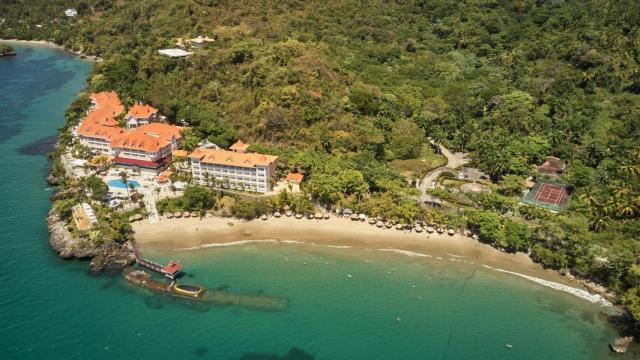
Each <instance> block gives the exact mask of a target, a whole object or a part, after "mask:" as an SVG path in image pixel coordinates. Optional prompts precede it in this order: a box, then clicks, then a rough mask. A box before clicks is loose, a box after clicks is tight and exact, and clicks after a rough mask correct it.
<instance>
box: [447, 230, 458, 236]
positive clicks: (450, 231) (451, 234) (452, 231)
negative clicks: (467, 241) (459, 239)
mask: <svg viewBox="0 0 640 360" xmlns="http://www.w3.org/2000/svg"><path fill="white" fill-rule="evenodd" d="M455 233H456V231H455V230H453V229H449V231H447V234H449V236H453V235H455Z"/></svg>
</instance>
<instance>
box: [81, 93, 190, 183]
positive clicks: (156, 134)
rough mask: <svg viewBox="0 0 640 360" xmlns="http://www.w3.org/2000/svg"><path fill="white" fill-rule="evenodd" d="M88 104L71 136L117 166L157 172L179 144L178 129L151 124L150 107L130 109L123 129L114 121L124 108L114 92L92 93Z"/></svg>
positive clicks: (154, 111)
mask: <svg viewBox="0 0 640 360" xmlns="http://www.w3.org/2000/svg"><path fill="white" fill-rule="evenodd" d="M91 101H92V103H93V104H92V107H91V109H90V110H89V113H88V114H87V117H86V118H85V119H84V120H83V121H82V123H81V124H80V126H78V128H77V129H76V130H75V134H76V135H77V136H78V139H79V140H80V143H81V144H83V145H86V146H88V147H89V148H90V149H91V152H92V153H93V154H96V155H108V156H110V157H112V158H113V160H114V161H115V163H116V164H118V165H121V166H128V167H135V168H137V169H140V170H141V171H152V172H155V173H157V172H158V171H159V170H161V169H162V167H163V166H164V165H165V164H166V163H167V162H169V161H170V160H171V153H172V152H173V151H174V150H176V149H178V147H179V146H180V144H181V142H182V136H181V135H180V132H181V130H182V128H181V127H178V126H173V125H168V124H163V123H156V122H152V121H155V120H156V119H157V116H158V110H157V109H155V108H153V107H151V106H148V105H140V104H136V105H134V106H133V107H131V109H130V110H129V112H128V113H127V115H126V117H125V119H126V122H127V129H125V128H123V127H121V126H120V124H119V123H118V121H117V120H116V116H118V115H119V114H120V113H122V112H123V111H124V107H123V106H122V104H121V103H120V99H119V98H118V95H117V94H116V93H115V92H102V93H97V94H92V95H91Z"/></svg>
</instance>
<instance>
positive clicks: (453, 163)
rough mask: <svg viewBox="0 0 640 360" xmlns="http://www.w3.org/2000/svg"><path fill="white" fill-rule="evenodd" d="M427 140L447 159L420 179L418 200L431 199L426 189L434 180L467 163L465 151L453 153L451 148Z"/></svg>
mask: <svg viewBox="0 0 640 360" xmlns="http://www.w3.org/2000/svg"><path fill="white" fill-rule="evenodd" d="M429 142H430V143H431V144H433V145H435V146H437V147H438V148H439V149H440V152H441V153H442V155H443V156H444V157H445V158H446V159H447V163H446V164H444V165H443V166H441V167H438V168H435V169H433V170H431V171H429V172H428V173H427V175H425V176H424V178H423V179H422V181H421V182H420V201H421V202H426V201H432V200H433V199H432V198H431V196H429V194H427V189H429V188H431V187H432V184H433V183H434V181H435V180H436V179H437V178H438V176H440V174H442V173H443V172H445V171H455V169H456V168H457V167H460V166H463V165H465V164H467V163H469V161H470V160H469V159H468V158H467V154H465V153H454V152H452V151H451V150H449V149H447V148H446V147H444V145H441V144H438V143H436V142H435V141H433V140H429Z"/></svg>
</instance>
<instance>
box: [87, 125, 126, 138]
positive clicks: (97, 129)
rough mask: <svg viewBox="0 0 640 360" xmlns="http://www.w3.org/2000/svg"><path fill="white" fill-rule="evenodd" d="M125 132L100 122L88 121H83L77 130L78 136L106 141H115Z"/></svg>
mask: <svg viewBox="0 0 640 360" xmlns="http://www.w3.org/2000/svg"><path fill="white" fill-rule="evenodd" d="M125 132H126V131H125V130H124V129H122V128H119V127H113V126H105V125H103V124H101V123H100V122H96V121H88V120H85V121H83V122H82V124H80V127H79V128H78V134H80V135H83V136H87V137H93V138H98V139H103V140H107V141H112V140H114V139H117V138H119V137H120V136H121V135H122V134H124V133H125Z"/></svg>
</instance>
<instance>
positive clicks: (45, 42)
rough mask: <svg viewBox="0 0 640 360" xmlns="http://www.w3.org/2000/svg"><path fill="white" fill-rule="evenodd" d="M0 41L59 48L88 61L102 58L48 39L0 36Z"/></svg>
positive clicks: (96, 60)
mask: <svg viewBox="0 0 640 360" xmlns="http://www.w3.org/2000/svg"><path fill="white" fill-rule="evenodd" d="M0 42H6V43H14V44H23V45H31V46H43V47H48V48H53V49H59V50H63V51H66V52H68V53H70V54H74V55H75V56H77V57H79V58H81V59H82V60H89V61H94V62H99V61H102V58H101V57H99V56H94V55H87V54H85V53H83V52H81V51H73V50H70V49H67V48H66V47H64V46H63V45H58V44H56V43H54V42H51V41H48V40H20V39H2V38H0Z"/></svg>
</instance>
